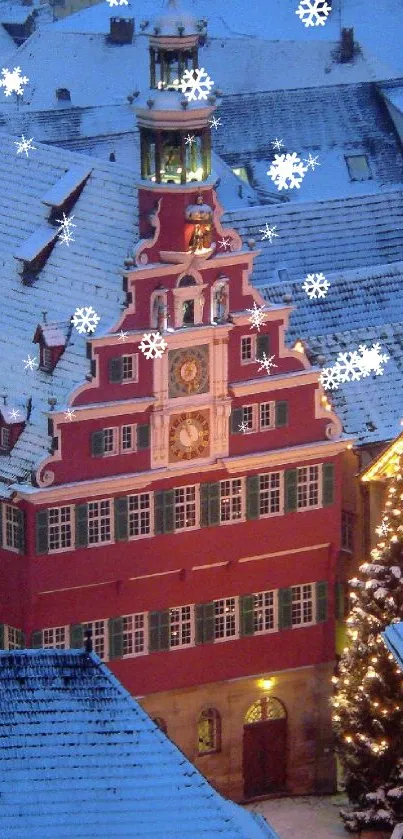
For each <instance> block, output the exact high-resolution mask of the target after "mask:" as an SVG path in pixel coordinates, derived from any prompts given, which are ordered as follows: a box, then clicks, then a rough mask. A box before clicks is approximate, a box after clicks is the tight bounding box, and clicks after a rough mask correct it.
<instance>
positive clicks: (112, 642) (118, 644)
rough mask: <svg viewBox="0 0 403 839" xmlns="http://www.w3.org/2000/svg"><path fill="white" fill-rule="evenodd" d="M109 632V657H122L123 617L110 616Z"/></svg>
mask: <svg viewBox="0 0 403 839" xmlns="http://www.w3.org/2000/svg"><path fill="white" fill-rule="evenodd" d="M108 632H109V658H121V657H122V655H123V618H110V620H109V621H108Z"/></svg>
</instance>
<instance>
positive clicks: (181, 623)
mask: <svg viewBox="0 0 403 839" xmlns="http://www.w3.org/2000/svg"><path fill="white" fill-rule="evenodd" d="M193 616H194V606H176V607H175V608H173V609H170V610H169V647H170V649H172V648H175V649H177V648H178V647H189V646H192V644H193V643H194V617H193Z"/></svg>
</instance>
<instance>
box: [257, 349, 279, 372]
mask: <svg viewBox="0 0 403 839" xmlns="http://www.w3.org/2000/svg"><path fill="white" fill-rule="evenodd" d="M273 358H274V355H269V356H267V355H266V353H265V352H264V353H263V358H257V359H256V362H257V363H258V364H260V367H259V368H258V369H259V370H266V373H267V375H268V376H270V373H271V368H272V367H277V364H275V363H274V361H273Z"/></svg>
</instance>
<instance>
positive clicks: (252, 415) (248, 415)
mask: <svg viewBox="0 0 403 839" xmlns="http://www.w3.org/2000/svg"><path fill="white" fill-rule="evenodd" d="M258 410H259V406H258V405H257V404H256V405H242V422H243V423H244V425H246V426H247V429H248V431H246V432H245V434H247V433H248V432H249V431H258Z"/></svg>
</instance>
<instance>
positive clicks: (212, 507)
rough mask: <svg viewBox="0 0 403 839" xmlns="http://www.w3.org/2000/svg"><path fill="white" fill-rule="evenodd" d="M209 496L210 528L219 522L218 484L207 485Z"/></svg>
mask: <svg viewBox="0 0 403 839" xmlns="http://www.w3.org/2000/svg"><path fill="white" fill-rule="evenodd" d="M208 488H209V489H208V494H209V505H208V507H209V524H210V526H211V527H212V526H213V525H215V524H219V522H220V482H219V481H216V482H215V483H213V484H209V485H208Z"/></svg>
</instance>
